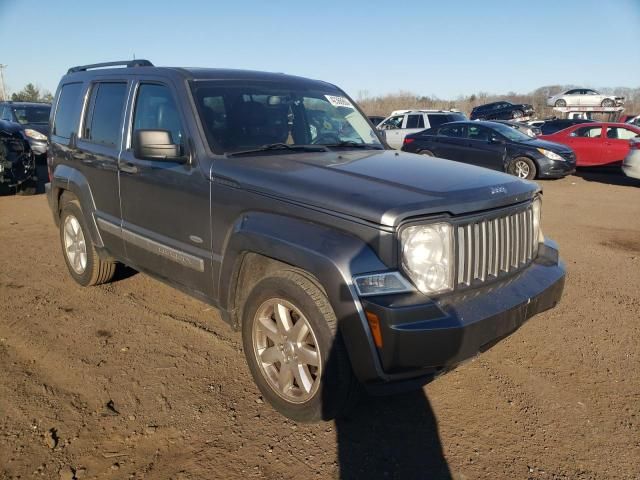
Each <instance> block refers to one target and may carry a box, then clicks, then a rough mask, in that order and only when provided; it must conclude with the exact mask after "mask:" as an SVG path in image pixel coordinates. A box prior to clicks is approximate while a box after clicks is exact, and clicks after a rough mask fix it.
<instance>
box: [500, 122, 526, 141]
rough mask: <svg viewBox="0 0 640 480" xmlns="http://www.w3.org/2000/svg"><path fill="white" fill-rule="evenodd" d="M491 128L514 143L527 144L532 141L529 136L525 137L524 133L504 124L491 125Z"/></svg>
mask: <svg viewBox="0 0 640 480" xmlns="http://www.w3.org/2000/svg"><path fill="white" fill-rule="evenodd" d="M491 128H492V129H493V130H495V131H496V132H498V133H500V134H502V135H504V136H505V137H507V138H508V139H509V140H511V141H513V142H526V141H528V140H531V137H530V136H529V135H525V134H524V133H522V132H520V131H518V130H516V129H514V128H512V127H509V126H507V125H504V124H502V123H494V124H493V125H491Z"/></svg>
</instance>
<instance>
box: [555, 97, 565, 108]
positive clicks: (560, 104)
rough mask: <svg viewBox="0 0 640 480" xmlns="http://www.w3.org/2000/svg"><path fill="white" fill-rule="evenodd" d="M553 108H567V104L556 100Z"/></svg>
mask: <svg viewBox="0 0 640 480" xmlns="http://www.w3.org/2000/svg"><path fill="white" fill-rule="evenodd" d="M554 106H555V107H566V106H567V102H566V100H562V99H560V100H556V103H555V104H554Z"/></svg>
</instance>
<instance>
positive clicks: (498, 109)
mask: <svg viewBox="0 0 640 480" xmlns="http://www.w3.org/2000/svg"><path fill="white" fill-rule="evenodd" d="M533 114H534V110H533V106H531V105H528V104H526V103H519V104H516V103H511V102H506V101H502V102H493V103H487V104H485V105H480V106H478V107H475V108H474V109H473V110H471V115H470V116H469V118H470V119H471V120H511V119H514V118H522V117H529V116H531V115H533Z"/></svg>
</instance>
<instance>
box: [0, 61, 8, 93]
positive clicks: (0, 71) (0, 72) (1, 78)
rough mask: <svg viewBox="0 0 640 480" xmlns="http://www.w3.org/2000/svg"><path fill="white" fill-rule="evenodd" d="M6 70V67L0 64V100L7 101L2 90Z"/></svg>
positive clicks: (4, 91)
mask: <svg viewBox="0 0 640 480" xmlns="http://www.w3.org/2000/svg"><path fill="white" fill-rule="evenodd" d="M5 68H7V65H2V64H0V85H1V86H2V89H0V100H7V91H6V90H5V89H4V69H5Z"/></svg>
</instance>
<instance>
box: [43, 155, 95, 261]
mask: <svg viewBox="0 0 640 480" xmlns="http://www.w3.org/2000/svg"><path fill="white" fill-rule="evenodd" d="M65 190H67V191H70V192H72V193H73V194H74V195H75V196H76V197H77V198H78V201H79V202H80V207H81V208H82V211H83V212H84V214H85V221H86V223H87V226H88V227H89V230H90V234H91V239H92V240H93V244H94V245H95V246H96V247H98V248H102V247H104V243H103V242H102V236H101V235H100V230H98V225H97V224H96V219H95V215H94V213H95V211H96V204H95V202H94V200H93V193H92V192H91V187H90V186H89V182H88V181H87V178H86V177H85V176H84V175H83V174H82V173H81V172H80V171H79V170H77V169H75V168H73V167H70V166H69V165H58V166H56V168H55V170H54V171H53V175H52V178H51V193H50V195H51V209H52V210H53V214H54V219H55V221H56V224H58V222H59V215H58V214H57V213H58V212H59V210H60V204H59V201H60V196H61V195H62V193H63V191H65Z"/></svg>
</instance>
